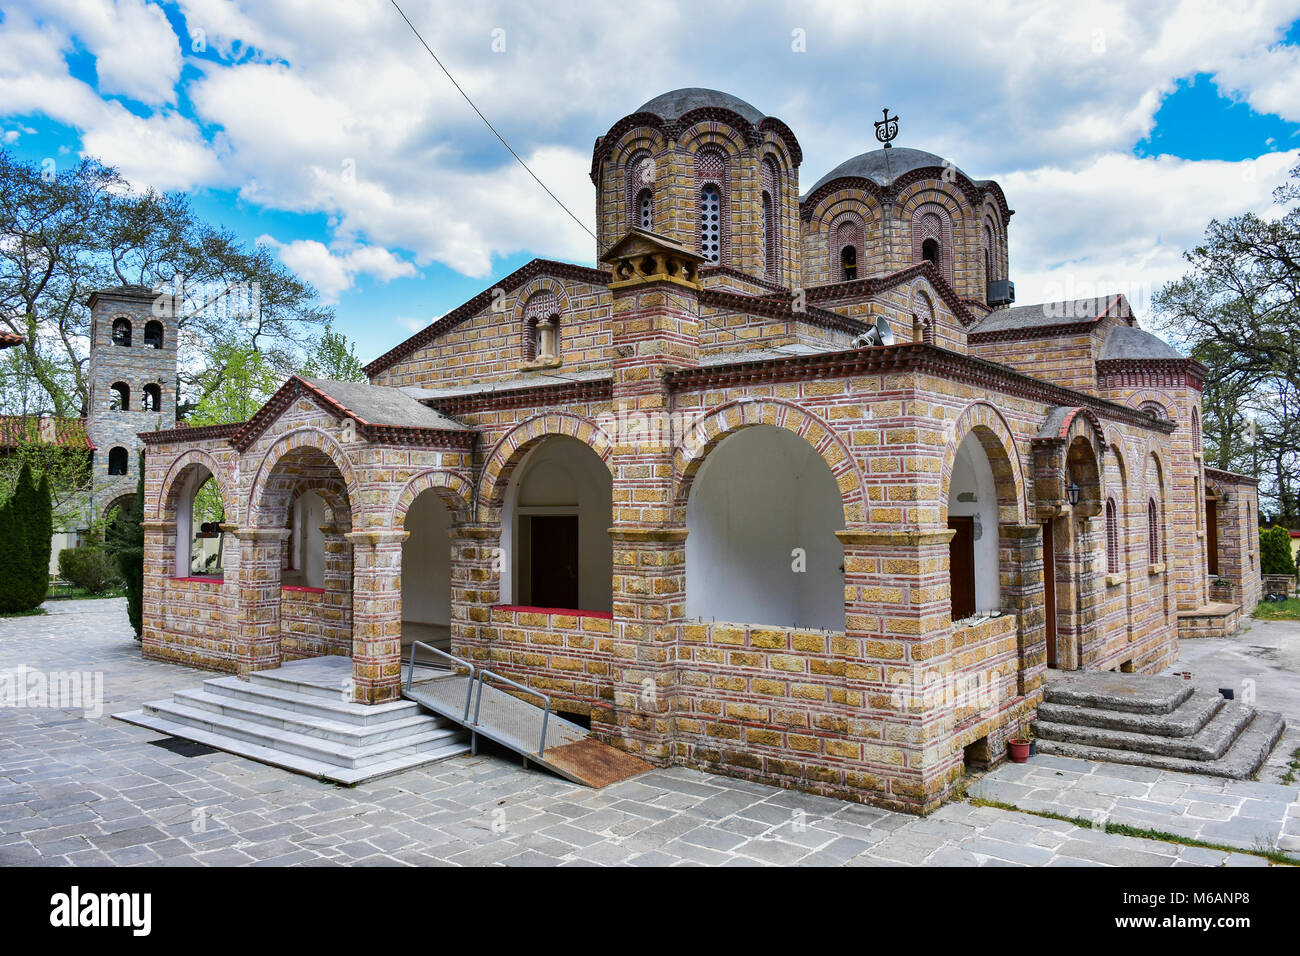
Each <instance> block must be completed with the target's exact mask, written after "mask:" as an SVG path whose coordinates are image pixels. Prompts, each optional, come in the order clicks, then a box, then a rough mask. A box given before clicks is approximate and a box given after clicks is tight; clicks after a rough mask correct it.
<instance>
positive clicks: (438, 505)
mask: <svg viewBox="0 0 1300 956" xmlns="http://www.w3.org/2000/svg"><path fill="white" fill-rule="evenodd" d="M404 527H405V530H406V531H407V533H408V534H409V535H410V537H408V538H407V539H406V540H405V541H403V542H402V646H403V647H404V648H409V647H410V646H411V644H412V642H414V641H420V642H422V643H425V644H432V645H433V646H434V647H439V648H442V649H443V650H448V649H450V647H451V537H450V535H449V532H450V531H451V511H450V509H448V507H447V505H446V504H445V503H444V502H443V500H442V497H441V496H440V495H439V494H438V492H437V491H434V490H432V489H430V490H427V491H423V492H421V493H420V494H419V496H418V497H417V498H416V499H415V500H414V501H413V502H411V507H410V508H408V509H407V511H406V517H405V522H404Z"/></svg>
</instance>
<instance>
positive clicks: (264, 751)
mask: <svg viewBox="0 0 1300 956" xmlns="http://www.w3.org/2000/svg"><path fill="white" fill-rule="evenodd" d="M114 716H115V717H116V718H117V719H118V720H122V721H125V722H126V723H129V724H134V725H136V726H138V727H146V728H148V729H150V730H154V731H157V732H158V733H162V734H167V735H169V736H172V737H180V738H181V739H182V740H193V741H195V742H197V743H201V744H206V745H207V746H209V747H212V748H214V749H216V750H221V751H224V752H225V753H230V754H235V755H236V756H239V757H246V758H248V759H249V760H256V761H258V762H259V763H264V764H269V765H270V766H273V767H280V768H282V769H284V770H290V771H292V772H294V773H300V774H304V775H306V776H308V777H315V778H317V779H318V780H327V781H330V782H331V783H340V784H344V785H347V786H351V785H353V784H357V783H364V782H365V781H367V780H375V779H378V778H380V777H387V776H389V775H391V774H395V773H401V772H402V771H405V770H414V769H416V768H417V767H423V766H426V765H427V764H431V763H436V762H437V761H440V760H446V759H448V758H450V757H459V756H460V755H461V754H466V753H469V750H470V745H469V743H468V741H467V740H466V739H465V735H455V736H454V737H452V738H450V740H449V742H446V743H443V744H441V745H438V746H433V747H430V746H423V747H416V748H403V749H399V750H395V751H393V752H391V753H390V754H389V756H388V757H386V758H385V759H383V760H380V761H377V762H375V763H372V764H369V765H368V766H366V767H340V766H338V765H337V764H333V763H329V762H326V761H323V760H315V759H312V758H310V757H306V756H303V755H301V754H295V753H289V752H286V751H283V750H277V749H275V748H274V747H267V746H263V745H261V744H257V743H253V742H252V741H248V740H240V739H238V738H234V737H230V736H227V735H225V734H222V733H218V732H214V731H210V730H203V729H201V728H198V727H194V726H190V725H188V724H181V723H176V722H175V721H172V720H168V719H166V718H164V717H160V716H158V715H151V714H146V713H145V712H144V711H142V710H135V711H130V712H128V713H124V714H115V715H114Z"/></svg>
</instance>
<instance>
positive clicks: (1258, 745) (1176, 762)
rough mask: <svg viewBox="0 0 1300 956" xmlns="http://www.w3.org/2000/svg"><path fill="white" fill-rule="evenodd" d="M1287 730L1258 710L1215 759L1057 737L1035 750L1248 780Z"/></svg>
mask: <svg viewBox="0 0 1300 956" xmlns="http://www.w3.org/2000/svg"><path fill="white" fill-rule="evenodd" d="M1285 729H1286V721H1285V720H1283V719H1282V715H1281V714H1278V713H1275V712H1273V711H1257V712H1255V714H1254V719H1253V720H1251V722H1250V724H1249V725H1248V726H1247V727H1246V728H1245V730H1244V731H1243V732H1242V733H1241V735H1240V736H1238V737H1237V739H1236V740H1235V741H1234V742H1233V744H1232V745H1231V746H1230V747H1229V748H1228V750H1227V752H1226V753H1225V754H1223V756H1221V757H1218V758H1217V759H1214V760H1189V759H1187V758H1185V757H1176V756H1170V755H1167V754H1156V753H1146V752H1143V751H1136V750H1117V749H1115V748H1112V747H1098V746H1092V745H1088V744H1080V743H1073V742H1067V741H1060V740H1050V739H1046V738H1044V739H1040V740H1039V741H1038V752H1039V753H1044V754H1056V755H1058V756H1062V757H1077V758H1079V759H1081V760H1100V761H1105V762H1109V763H1124V764H1133V765H1135V766H1139V767H1154V768H1156V769H1158V770H1173V771H1177V772H1179V773H1196V774H1207V775H1209V776H1212V777H1229V778H1232V779H1234V780H1249V779H1250V778H1252V777H1254V776H1255V774H1257V773H1258V772H1259V768H1260V767H1262V766H1263V765H1264V761H1265V760H1267V759H1268V755H1269V753H1270V752H1271V751H1272V750H1273V747H1274V746H1275V745H1276V744H1277V742H1278V740H1279V739H1280V738H1281V736H1282V732H1283V731H1284V730H1285Z"/></svg>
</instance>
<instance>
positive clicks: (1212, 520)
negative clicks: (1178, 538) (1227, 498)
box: [1205, 498, 1219, 575]
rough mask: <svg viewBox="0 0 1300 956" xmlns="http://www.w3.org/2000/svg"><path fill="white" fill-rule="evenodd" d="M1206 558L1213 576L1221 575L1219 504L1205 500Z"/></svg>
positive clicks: (1212, 499) (1209, 499)
mask: <svg viewBox="0 0 1300 956" xmlns="http://www.w3.org/2000/svg"><path fill="white" fill-rule="evenodd" d="M1205 557H1206V563H1207V564H1208V565H1209V567H1208V569H1207V570H1208V571H1209V572H1210V573H1211V574H1215V575H1217V574H1218V573H1219V502H1218V499H1216V498H1206V499H1205Z"/></svg>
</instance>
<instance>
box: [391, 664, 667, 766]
mask: <svg viewBox="0 0 1300 956" xmlns="http://www.w3.org/2000/svg"><path fill="white" fill-rule="evenodd" d="M417 649H423V650H425V651H428V652H430V653H432V654H434V655H435V656H436V657H437V658H438V659H439V660H445V661H447V662H448V663H449V664H450V665H452V667H454V668H456V670H450V669H445V670H439V669H437V668H431V667H428V666H423V667H417V665H416V662H415V655H416V651H417ZM502 685H504V686H507V687H512V688H514V689H515V690H518V691H520V692H521V693H524V694H527V695H529V696H531V697H536V698H537V699H538V700H540V701H541V702H542V705H541V706H539V705H537V704H533V703H531V702H530V701H528V700H525V699H522V698H520V697H517V696H515V695H514V694H511V693H508V692H507V691H505V690H503V689H502ZM402 696H404V697H405V698H407V699H408V700H413V701H415V702H416V703H417V704H419V705H420V706H422V707H424V708H426V709H428V710H431V711H433V712H434V713H436V714H439V715H440V716H443V717H446V718H447V719H448V720H453V721H455V722H456V723H458V724H461V725H462V726H463V727H465V728H466V729H468V730H469V731H470V733H471V734H473V735H474V736H473V738H472V739H473V744H472V751H473V752H477V738H478V737H479V736H480V735H481V736H483V737H486V738H487V739H488V740H491V741H494V742H495V743H498V744H500V745H501V746H503V747H506V748H508V749H510V750H513V751H514V752H515V753H518V754H521V755H522V756H523V758H524V763H525V765H526V764H527V763H528V762H529V761H531V762H533V763H536V764H538V765H539V766H542V767H546V768H547V769H548V770H551V771H553V772H555V773H558V774H560V775H561V776H562V777H565V778H567V779H569V780H572V781H573V782H574V783H581V784H585V785H587V786H605V785H606V784H608V783H613V782H615V781H616V780H622V779H626V778H627V777H630V776H634V775H635V774H637V773H642V772H644V771H646V770H649V769H650V765H649V764H647V763H645V762H644V761H642V760H641V759H640V758H638V757H633V756H632V755H630V754H626V753H623V752H622V751H619V750H616V749H615V748H613V747H610V746H609V745H607V744H604V743H601V742H600V741H598V740H595V739H594V738H592V737H590V736H589V734H588V732H587V730H586V729H585V728H584V727H581V726H579V725H578V724H575V723H573V722H572V721H568V720H565V719H564V718H563V717H559V716H557V715H556V714H555V713H553V712H552V710H551V699H550V697H548V696H547V695H546V694H543V693H541V692H540V691H536V690H532V689H531V688H529V687H526V686H524V685H523V684H520V683H517V682H515V681H512V680H510V679H509V678H507V677H503V676H501V675H500V674H496V673H494V672H492V671H490V670H488V669H486V668H483V667H476V666H475V665H474V664H472V663H470V662H469V661H467V660H463V659H461V658H459V657H454V656H453V655H451V654H448V653H447V652H446V651H443V650H440V649H439V648H436V647H433V646H431V645H429V644H424V643H422V642H419V641H417V642H415V643H414V644H412V646H411V657H410V661H409V662H408V664H407V671H406V682H405V684H404V687H403V690H402Z"/></svg>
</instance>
